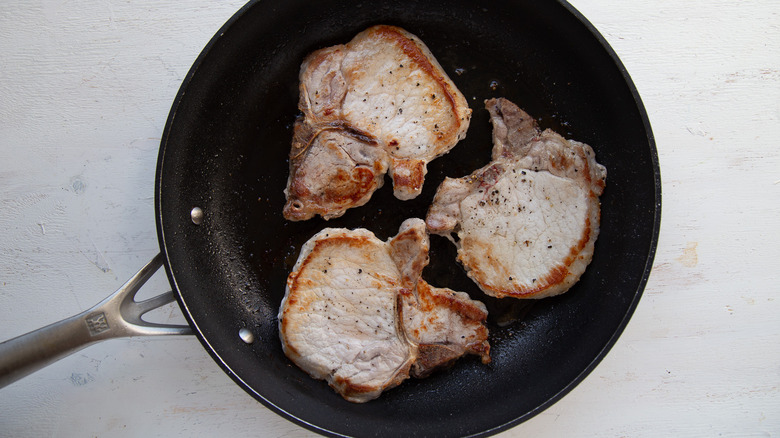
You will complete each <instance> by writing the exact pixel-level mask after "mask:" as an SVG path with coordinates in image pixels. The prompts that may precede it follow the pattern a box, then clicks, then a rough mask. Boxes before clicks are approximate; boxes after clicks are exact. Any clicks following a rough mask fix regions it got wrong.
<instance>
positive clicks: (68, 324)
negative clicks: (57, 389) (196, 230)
mask: <svg viewBox="0 0 780 438" xmlns="http://www.w3.org/2000/svg"><path fill="white" fill-rule="evenodd" d="M162 263H163V257H162V254H157V255H156V256H155V257H154V258H153V259H152V261H150V262H149V263H147V264H146V266H144V267H143V268H141V270H140V271H138V272H137V273H136V274H135V275H134V276H133V277H132V278H131V279H130V280H128V281H127V283H125V284H124V285H122V287H120V288H119V289H118V290H117V291H116V292H114V293H113V294H111V296H109V297H108V298H106V299H105V300H103V301H101V302H100V303H98V304H97V305H95V306H94V307H92V308H91V309H89V310H86V311H84V312H81V313H79V314H78V315H75V316H71V317H70V318H66V319H63V320H62V321H59V322H55V323H54V324H51V325H48V326H46V327H43V328H40V329H38V330H35V331H32V332H30V333H27V334H24V335H21V336H18V337H16V338H13V339H11V340H8V341H5V342H3V343H0V388H3V387H5V386H7V385H9V384H11V383H13V382H15V381H17V380H19V379H21V378H22V377H24V376H26V375H28V374H31V373H33V372H35V371H37V370H39V369H41V368H43V367H45V366H47V365H49V364H51V363H53V362H56V361H58V360H59V359H62V358H63V357H65V356H67V355H69V354H71V353H75V352H76V351H78V350H81V349H82V348H84V347H86V346H88V345H91V344H94V343H96V342H99V341H102V340H105V339H110V338H119V337H126V336H153V335H188V334H192V329H191V328H190V326H187V325H166V324H156V323H151V322H147V321H144V320H143V319H142V316H143V315H144V314H146V313H147V312H149V311H150V310H154V309H157V308H159V307H161V306H164V305H166V304H168V303H170V302H173V301H174V296H173V292H171V291H168V292H166V293H164V294H161V295H158V296H156V297H154V298H150V299H148V300H144V301H136V300H135V296H136V293H137V292H138V291H139V290H140V289H141V286H143V284H144V283H146V281H147V280H149V278H150V277H151V276H152V275H153V274H154V273H155V272H157V270H158V269H160V267H161V266H162Z"/></svg>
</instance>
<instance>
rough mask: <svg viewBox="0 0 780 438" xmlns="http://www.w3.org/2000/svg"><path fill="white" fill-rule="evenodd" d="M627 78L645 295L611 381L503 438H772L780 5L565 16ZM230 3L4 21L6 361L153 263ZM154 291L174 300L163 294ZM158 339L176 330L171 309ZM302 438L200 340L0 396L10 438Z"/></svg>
mask: <svg viewBox="0 0 780 438" xmlns="http://www.w3.org/2000/svg"><path fill="white" fill-rule="evenodd" d="M571 3H572V4H573V6H574V7H576V8H577V9H578V10H579V11H580V12H582V13H583V15H585V16H586V17H587V18H588V19H589V20H590V21H591V22H592V23H593V24H594V25H595V26H596V27H597V28H598V29H599V31H600V32H601V33H602V35H603V36H604V37H605V38H606V39H607V40H608V41H609V43H610V44H611V45H612V47H613V48H614V50H615V51H616V52H617V54H618V55H619V56H620V58H621V60H622V61H623V63H624V64H625V66H626V68H627V69H628V71H629V72H630V74H631V76H632V78H633V80H634V82H635V84H636V86H637V88H638V90H639V93H640V95H641V96H642V99H643V101H644V103H645V106H646V108H647V111H648V114H649V117H650V121H651V123H652V126H653V130H654V133H655V136H656V142H657V146H658V152H659V158H660V163H661V169H662V179H663V219H662V226H661V239H660V244H659V247H658V253H657V256H656V261H655V265H654V269H653V273H652V275H651V277H650V282H649V284H648V286H647V289H646V292H645V295H644V297H643V299H642V301H641V303H640V305H639V307H638V309H637V311H636V313H635V315H634V317H633V318H632V320H631V323H630V324H629V325H628V328H627V329H626V331H625V333H624V334H623V336H622V337H621V338H620V340H619V341H618V342H617V344H616V345H615V347H614V348H613V349H612V351H611V352H610V354H609V355H607V357H606V359H605V360H604V361H603V362H602V363H601V364H600V365H599V366H598V367H597V368H596V370H595V371H594V372H593V373H592V374H591V375H590V376H589V377H588V378H587V379H585V381H584V382H582V383H581V384H580V385H579V386H578V387H577V388H575V389H574V390H573V391H572V392H571V393H570V394H569V395H567V396H566V397H564V398H563V399H562V400H561V401H560V402H558V403H556V404H555V405H554V406H553V407H551V408H550V409H548V410H546V411H544V412H542V413H541V414H540V415H538V416H536V417H535V418H533V419H531V420H530V421H528V422H526V423H524V424H522V425H520V426H518V427H515V428H513V429H511V430H509V431H507V432H505V433H503V434H501V435H500V436H504V437H520V436H538V437H544V436H550V437H553V436H554V437H559V436H584V437H589V436H598V437H620V436H631V437H656V436H740V437H744V436H777V435H780V393H778V391H779V390H778V388H780V318H778V315H780V245H778V242H779V241H780V148H778V147H777V139H778V138H780V7H779V6H780V3H778V2H777V1H757V0H754V1H744V2H731V1H715V0H712V1H694V2H673V1H668V0H652V1H646V2H622V1H619V0H572V2H571ZM241 6H242V2H240V1H230V0H226V1H220V2H212V1H206V0H194V1H189V2H186V3H182V2H174V1H171V0H156V1H151V0H140V1H134V2H120V1H114V0H101V1H97V0H89V1H87V0H82V1H75V2H55V1H51V0H38V1H20V0H6V1H4V2H2V3H0V59H2V63H0V97H2V98H0V187H2V188H3V190H2V194H1V195H0V230H1V231H2V233H0V339H7V338H10V337H13V336H16V335H19V334H21V333H24V332H26V331H29V330H32V329H35V328H38V327H40V326H43V325H45V324H48V323H50V322H53V321H55V320H58V319H61V318H63V317H66V316H70V315H71V314H74V313H76V312H79V311H81V310H84V309H86V308H87V307H89V306H91V305H92V304H94V303H96V302H98V301H100V300H101V299H102V298H104V297H105V296H106V295H107V294H108V293H110V292H111V291H113V290H114V289H115V288H116V287H118V286H119V285H120V284H121V283H122V282H124V280H126V279H127V278H128V277H130V276H131V275H132V274H133V273H134V272H135V271H136V270H137V269H138V268H140V267H141V266H142V265H143V264H144V263H146V262H147V261H148V260H149V259H151V257H152V256H153V255H154V254H155V253H156V250H157V240H156V234H155V228H154V207H153V202H152V193H153V190H152V189H153V180H154V171H155V169H154V168H155V163H156V157H157V148H158V145H159V140H160V135H161V132H162V129H163V127H164V124H165V120H166V117H167V113H168V109H169V108H170V105H171V102H172V100H173V98H174V96H175V94H176V92H177V90H178V87H179V85H180V83H181V80H182V79H183V78H184V76H185V75H186V73H187V71H188V69H189V67H190V65H191V64H192V62H193V61H194V59H195V58H196V56H197V55H198V53H199V52H200V51H201V49H202V48H203V46H204V45H205V44H206V43H207V42H208V40H209V39H210V38H211V36H212V35H213V34H214V33H215V32H216V31H217V30H218V29H219V27H220V26H221V25H222V24H223V23H224V22H225V21H226V20H227V19H228V18H229V17H230V16H231V15H232V14H233V13H234V12H235V11H236V10H238V9H239V8H240V7H241ZM149 286H150V289H152V290H161V289H163V288H167V287H168V286H167V282H166V280H165V278H164V276H162V275H157V276H155V278H154V279H153V280H152V282H151V283H150V285H149ZM157 317H158V318H160V319H162V320H166V321H180V318H181V316H180V315H179V314H178V309H176V308H175V307H173V306H171V307H169V308H166V309H164V310H162V311H160V312H159V313H158V315H157ZM231 435H236V436H262V437H309V436H313V435H312V434H311V433H310V432H307V431H305V430H303V429H301V428H299V427H297V426H295V425H293V424H292V423H290V422H288V421H287V420H284V419H282V418H281V417H279V416H277V415H276V414H274V413H272V412H271V411H269V410H267V409H265V408H264V407H263V406H261V405H260V404H258V403H257V402H255V401H254V400H253V399H252V398H251V397H249V396H248V395H246V394H245V393H244V392H243V391H241V390H240V389H239V388H238V387H237V386H236V385H235V384H234V383H233V382H232V381H231V380H230V379H229V378H228V377H227V376H226V375H225V374H224V373H223V372H222V371H221V370H220V369H219V368H218V367H217V365H216V364H214V362H213V361H212V360H211V358H210V357H209V356H208V355H207V354H206V352H205V351H204V350H203V348H201V346H200V344H199V343H198V342H197V341H196V340H195V339H194V338H177V339H170V338H166V339H126V340H112V341H107V342H104V343H103V344H98V345H95V346H92V347H89V348H88V349H85V350H82V351H81V352H79V353H77V354H75V355H73V356H71V357H69V358H66V359H64V360H62V361H61V362H58V363H56V364H54V365H52V366H50V367H48V368H46V369H44V370H42V371H40V372H38V373H36V374H34V375H32V376H29V377H27V378H25V379H23V380H21V381H19V382H17V383H15V384H13V385H11V386H9V387H7V388H5V389H2V390H0V436H14V437H24V436H31V437H32V436H35V437H40V436H58V437H70V436H112V437H124V436H165V437H167V436H231Z"/></svg>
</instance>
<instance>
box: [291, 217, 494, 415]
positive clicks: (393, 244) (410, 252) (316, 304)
mask: <svg viewBox="0 0 780 438" xmlns="http://www.w3.org/2000/svg"><path fill="white" fill-rule="evenodd" d="M428 246H429V244H428V233H427V231H426V229H425V223H424V222H423V220H422V219H407V220H406V221H405V222H404V223H403V224H402V225H401V228H400V230H399V232H398V234H397V235H396V236H395V237H392V238H390V239H389V240H388V241H387V242H383V241H381V240H379V239H378V238H377V237H376V236H375V235H374V234H373V233H372V232H370V231H368V230H365V229H355V230H347V229H343V228H326V229H324V230H322V231H320V232H319V233H317V234H316V235H314V236H313V237H312V238H311V239H310V240H309V241H308V242H306V244H305V245H304V246H303V248H302V250H301V254H300V256H299V258H298V260H297V262H296V264H295V266H294V268H293V272H292V273H290V275H289V277H288V279H287V289H286V292H285V296H284V299H283V300H282V305H281V307H280V309H279V333H280V338H281V341H282V348H283V350H284V352H285V354H286V355H287V357H289V358H290V359H291V360H292V361H293V362H294V363H295V364H296V365H297V366H298V367H300V368H301V369H303V370H304V371H306V372H307V373H309V374H310V375H311V376H312V377H314V378H316V379H324V380H326V381H327V382H328V384H329V385H330V386H331V387H332V388H333V389H334V390H336V392H338V393H339V394H341V395H342V396H343V397H344V398H345V399H347V400H349V401H352V402H366V401H369V400H372V399H374V398H376V397H378V396H379V395H380V394H381V393H382V391H384V390H386V389H389V388H392V387H394V386H396V385H398V384H399V383H401V382H402V381H404V380H405V379H407V378H409V376H410V375H412V376H415V377H424V376H426V375H428V374H429V373H430V372H431V371H433V370H434V369H436V368H439V367H442V366H446V365H448V364H450V363H451V362H452V361H453V360H455V359H457V358H458V357H460V356H462V355H464V354H467V353H470V354H476V355H479V356H481V357H482V361H483V362H488V361H489V360H490V353H489V352H490V346H489V344H488V341H487V335H488V331H487V328H486V326H485V324H484V323H485V319H486V317H487V310H486V308H485V306H484V304H482V303H481V302H478V301H474V300H471V299H470V298H469V296H468V295H467V294H465V293H462V292H455V291H452V290H450V289H440V288H435V287H432V286H430V285H429V284H428V283H426V282H425V281H424V280H422V278H421V273H422V270H423V268H424V267H425V266H426V265H427V264H428Z"/></svg>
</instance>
